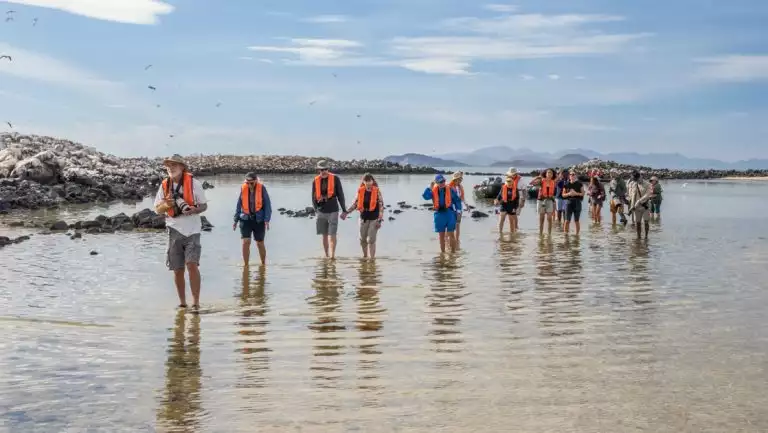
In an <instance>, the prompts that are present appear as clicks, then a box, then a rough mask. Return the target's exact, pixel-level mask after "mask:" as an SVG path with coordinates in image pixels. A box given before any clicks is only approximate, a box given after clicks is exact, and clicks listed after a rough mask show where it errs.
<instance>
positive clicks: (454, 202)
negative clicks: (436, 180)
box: [421, 186, 461, 212]
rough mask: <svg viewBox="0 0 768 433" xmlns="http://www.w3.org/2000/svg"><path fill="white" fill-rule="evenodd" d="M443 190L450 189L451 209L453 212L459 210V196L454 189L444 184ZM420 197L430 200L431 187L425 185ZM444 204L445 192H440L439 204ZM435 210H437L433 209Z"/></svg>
mask: <svg viewBox="0 0 768 433" xmlns="http://www.w3.org/2000/svg"><path fill="white" fill-rule="evenodd" d="M443 191H450V192H451V209H453V211H454V212H459V211H460V210H461V197H459V195H458V194H457V193H456V191H455V190H454V189H452V188H449V187H448V186H446V187H445V188H444V189H443ZM421 197H422V198H423V199H424V200H429V201H432V188H430V187H427V189H425V190H424V194H422V195H421ZM444 205H445V194H440V206H444ZM435 212H437V211H435Z"/></svg>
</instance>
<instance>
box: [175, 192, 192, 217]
mask: <svg viewBox="0 0 768 433" xmlns="http://www.w3.org/2000/svg"><path fill="white" fill-rule="evenodd" d="M173 202H174V203H175V204H176V208H177V210H178V211H179V212H178V213H184V212H186V211H187V210H188V209H189V208H190V206H189V204H188V203H187V202H186V201H184V198H183V197H181V195H179V194H174V195H173Z"/></svg>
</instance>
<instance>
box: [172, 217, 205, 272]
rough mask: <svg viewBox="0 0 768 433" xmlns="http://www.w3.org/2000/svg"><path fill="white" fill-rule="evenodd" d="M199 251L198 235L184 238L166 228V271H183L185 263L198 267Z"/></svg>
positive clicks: (173, 230)
mask: <svg viewBox="0 0 768 433" xmlns="http://www.w3.org/2000/svg"><path fill="white" fill-rule="evenodd" d="M201 249H202V248H201V246H200V233H195V234H193V235H191V236H184V235H182V234H181V233H179V232H178V231H176V230H175V229H172V228H170V227H168V251H167V253H166V260H165V264H166V266H168V269H170V270H172V271H177V270H179V269H184V265H186V264H187V263H194V264H197V265H199V264H200V252H201Z"/></svg>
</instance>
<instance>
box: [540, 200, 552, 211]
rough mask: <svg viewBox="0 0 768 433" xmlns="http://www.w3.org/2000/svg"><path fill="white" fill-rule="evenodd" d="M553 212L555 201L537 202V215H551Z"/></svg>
mask: <svg viewBox="0 0 768 433" xmlns="http://www.w3.org/2000/svg"><path fill="white" fill-rule="evenodd" d="M554 211H555V200H554V199H551V200H539V213H540V214H541V213H544V214H548V213H552V212H554Z"/></svg>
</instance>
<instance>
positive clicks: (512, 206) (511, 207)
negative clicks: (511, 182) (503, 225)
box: [499, 198, 520, 215]
mask: <svg viewBox="0 0 768 433" xmlns="http://www.w3.org/2000/svg"><path fill="white" fill-rule="evenodd" d="M519 206H520V199H519V198H518V199H515V200H512V201H509V202H502V203H501V209H499V210H500V211H501V212H504V213H505V214H507V215H517V208H518V207H519Z"/></svg>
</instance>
